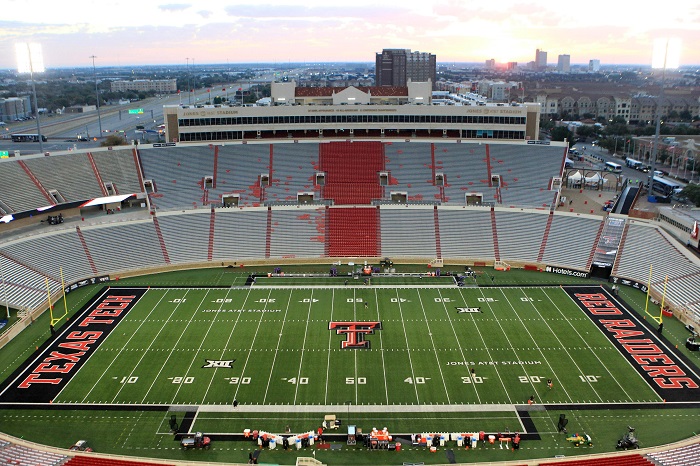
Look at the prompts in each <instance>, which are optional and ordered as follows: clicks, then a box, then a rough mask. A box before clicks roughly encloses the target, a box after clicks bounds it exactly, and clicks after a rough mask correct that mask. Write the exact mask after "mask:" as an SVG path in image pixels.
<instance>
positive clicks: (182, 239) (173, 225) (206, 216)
mask: <svg viewBox="0 0 700 466" xmlns="http://www.w3.org/2000/svg"><path fill="white" fill-rule="evenodd" d="M157 218H158V223H159V225H160V231H161V233H162V235H163V241H164V242H165V247H166V249H167V251H168V257H169V258H170V262H171V263H173V264H179V263H187V262H205V261H207V260H208V251H209V235H207V234H206V233H207V232H208V230H209V223H210V219H211V214H210V212H209V211H201V210H195V211H187V212H184V213H181V212H166V213H163V214H158V217H157Z"/></svg>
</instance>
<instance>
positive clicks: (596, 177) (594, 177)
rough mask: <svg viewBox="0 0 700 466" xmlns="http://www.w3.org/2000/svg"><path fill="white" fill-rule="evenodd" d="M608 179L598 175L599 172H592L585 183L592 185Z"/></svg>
mask: <svg viewBox="0 0 700 466" xmlns="http://www.w3.org/2000/svg"><path fill="white" fill-rule="evenodd" d="M607 181H608V180H606V179H605V178H603V177H602V176H600V173H594V174H593V175H592V176H590V177H587V178H586V184H587V185H594V184H598V183H606V182H607Z"/></svg>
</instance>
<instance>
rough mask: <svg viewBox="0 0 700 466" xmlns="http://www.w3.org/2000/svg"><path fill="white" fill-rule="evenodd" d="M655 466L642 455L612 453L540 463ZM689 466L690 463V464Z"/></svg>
mask: <svg viewBox="0 0 700 466" xmlns="http://www.w3.org/2000/svg"><path fill="white" fill-rule="evenodd" d="M555 465H560V466H654V463H652V462H651V461H649V460H647V459H646V458H644V457H643V456H642V455H622V456H620V455H611V456H609V457H603V456H600V457H597V458H591V459H581V460H577V459H572V460H568V461H564V462H556V463H555V462H551V463H540V466H555ZM688 466H689V465H688Z"/></svg>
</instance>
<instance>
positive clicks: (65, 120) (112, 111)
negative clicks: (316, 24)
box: [0, 87, 237, 155]
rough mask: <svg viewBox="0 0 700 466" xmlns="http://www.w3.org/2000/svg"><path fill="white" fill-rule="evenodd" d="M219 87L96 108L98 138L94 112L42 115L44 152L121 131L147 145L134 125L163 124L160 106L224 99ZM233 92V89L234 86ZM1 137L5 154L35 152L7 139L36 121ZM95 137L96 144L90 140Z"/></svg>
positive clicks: (33, 146) (32, 129) (30, 129)
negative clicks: (135, 112) (44, 138)
mask: <svg viewBox="0 0 700 466" xmlns="http://www.w3.org/2000/svg"><path fill="white" fill-rule="evenodd" d="M221 89H222V88H221V87H219V88H217V89H212V91H211V92H207V90H206V89H198V90H197V91H196V92H194V93H192V95H191V96H183V95H182V94H171V95H166V96H162V97H151V98H148V99H145V100H142V101H139V102H132V103H131V104H127V105H106V106H102V107H101V108H100V119H101V120H102V134H101V135H100V124H99V120H98V115H97V112H90V113H87V114H73V113H68V114H63V115H52V116H47V115H43V116H42V117H41V120H40V124H41V133H42V134H43V135H45V136H46V137H47V138H48V141H47V142H44V143H43V149H44V152H58V151H66V150H75V149H88V148H93V147H99V146H100V143H101V142H102V141H103V140H104V138H105V137H107V136H109V135H110V134H114V133H117V132H118V131H124V133H123V134H124V136H125V137H126V138H127V140H128V141H131V140H134V139H138V140H140V141H143V142H148V137H149V135H142V134H137V133H136V132H135V131H136V126H143V127H144V128H145V129H153V128H155V127H156V126H158V125H161V124H163V106H164V105H177V104H180V103H184V104H187V103H188V101H189V102H191V103H192V104H205V103H207V102H208V101H209V99H214V98H215V97H217V96H219V97H226V95H227V91H222V90H221ZM236 89H237V87H236ZM131 109H143V113H142V114H129V110H131ZM0 132H2V136H3V138H2V139H0V151H8V152H9V153H10V154H12V153H14V152H15V151H20V154H22V155H26V154H36V153H39V143H34V142H21V143H16V142H12V140H11V139H9V136H10V134H12V133H36V132H37V131H36V121H34V120H29V121H22V122H14V123H9V124H8V125H7V126H5V127H3V128H2V129H0ZM78 135H82V136H86V137H89V138H90V140H89V141H84V142H78V141H77V137H78ZM93 138H97V141H95V140H93ZM150 138H151V141H150V142H156V140H157V138H156V135H150Z"/></svg>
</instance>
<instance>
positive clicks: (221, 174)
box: [209, 144, 270, 207]
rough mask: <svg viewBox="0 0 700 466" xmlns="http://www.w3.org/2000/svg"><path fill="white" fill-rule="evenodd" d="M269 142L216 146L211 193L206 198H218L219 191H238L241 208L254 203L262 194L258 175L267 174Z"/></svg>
mask: <svg viewBox="0 0 700 466" xmlns="http://www.w3.org/2000/svg"><path fill="white" fill-rule="evenodd" d="M269 164H270V145H269V144H243V145H231V146H219V147H218V161H217V170H216V189H215V190H214V193H215V195H210V196H209V200H210V201H214V200H215V198H216V199H220V198H221V195H222V194H223V193H230V194H238V195H239V196H240V201H239V202H240V204H239V205H240V206H241V207H251V206H255V205H258V204H259V203H260V199H261V197H262V193H261V189H260V179H259V178H260V175H261V174H263V173H266V174H268V175H269V173H270V169H269Z"/></svg>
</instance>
